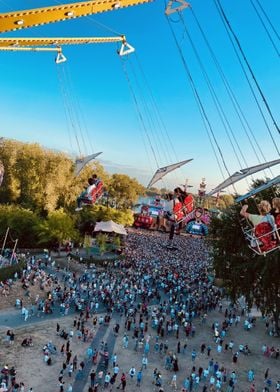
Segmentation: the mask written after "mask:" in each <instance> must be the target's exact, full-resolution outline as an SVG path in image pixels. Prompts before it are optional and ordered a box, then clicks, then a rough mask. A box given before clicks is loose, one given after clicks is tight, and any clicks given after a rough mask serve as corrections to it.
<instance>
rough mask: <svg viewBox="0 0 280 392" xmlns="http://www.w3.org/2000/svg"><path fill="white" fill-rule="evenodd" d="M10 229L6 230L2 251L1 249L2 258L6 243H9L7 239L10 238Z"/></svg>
mask: <svg viewBox="0 0 280 392" xmlns="http://www.w3.org/2000/svg"><path fill="white" fill-rule="evenodd" d="M9 230H10V228H9V227H8V228H7V230H6V234H5V239H4V242H3V245H2V249H1V256H2V255H3V250H4V249H5V245H6V241H7V237H8V233H9Z"/></svg>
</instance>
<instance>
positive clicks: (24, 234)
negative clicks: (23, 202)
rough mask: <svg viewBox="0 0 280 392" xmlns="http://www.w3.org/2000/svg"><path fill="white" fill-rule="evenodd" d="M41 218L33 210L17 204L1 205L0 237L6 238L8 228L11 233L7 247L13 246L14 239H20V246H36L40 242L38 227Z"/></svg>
mask: <svg viewBox="0 0 280 392" xmlns="http://www.w3.org/2000/svg"><path fill="white" fill-rule="evenodd" d="M39 223H40V218H39V217H38V216H37V215H36V214H35V213H34V212H32V211H30V210H26V209H24V208H22V207H19V206H16V205H10V206H5V205H0V237H1V238H4V235H5V233H6V230H7V228H8V227H9V228H10V234H9V236H8V239H7V244H6V248H8V247H9V248H12V247H13V245H14V243H13V241H12V239H13V240H15V239H18V247H20V248H35V247H36V246H37V244H38V236H37V231H36V227H37V226H38V224H39Z"/></svg>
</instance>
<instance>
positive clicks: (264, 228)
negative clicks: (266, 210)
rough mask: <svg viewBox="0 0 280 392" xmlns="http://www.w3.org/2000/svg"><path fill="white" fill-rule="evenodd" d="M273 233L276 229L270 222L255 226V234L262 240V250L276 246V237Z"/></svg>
mask: <svg viewBox="0 0 280 392" xmlns="http://www.w3.org/2000/svg"><path fill="white" fill-rule="evenodd" d="M273 233H274V230H273V228H272V226H271V225H270V224H269V223H268V222H262V223H259V224H258V225H257V226H256V227H255V236H256V238H257V240H258V241H260V242H261V244H260V250H261V251H262V252H267V251H268V250H271V249H273V248H275V246H276V240H275V239H274V236H273Z"/></svg>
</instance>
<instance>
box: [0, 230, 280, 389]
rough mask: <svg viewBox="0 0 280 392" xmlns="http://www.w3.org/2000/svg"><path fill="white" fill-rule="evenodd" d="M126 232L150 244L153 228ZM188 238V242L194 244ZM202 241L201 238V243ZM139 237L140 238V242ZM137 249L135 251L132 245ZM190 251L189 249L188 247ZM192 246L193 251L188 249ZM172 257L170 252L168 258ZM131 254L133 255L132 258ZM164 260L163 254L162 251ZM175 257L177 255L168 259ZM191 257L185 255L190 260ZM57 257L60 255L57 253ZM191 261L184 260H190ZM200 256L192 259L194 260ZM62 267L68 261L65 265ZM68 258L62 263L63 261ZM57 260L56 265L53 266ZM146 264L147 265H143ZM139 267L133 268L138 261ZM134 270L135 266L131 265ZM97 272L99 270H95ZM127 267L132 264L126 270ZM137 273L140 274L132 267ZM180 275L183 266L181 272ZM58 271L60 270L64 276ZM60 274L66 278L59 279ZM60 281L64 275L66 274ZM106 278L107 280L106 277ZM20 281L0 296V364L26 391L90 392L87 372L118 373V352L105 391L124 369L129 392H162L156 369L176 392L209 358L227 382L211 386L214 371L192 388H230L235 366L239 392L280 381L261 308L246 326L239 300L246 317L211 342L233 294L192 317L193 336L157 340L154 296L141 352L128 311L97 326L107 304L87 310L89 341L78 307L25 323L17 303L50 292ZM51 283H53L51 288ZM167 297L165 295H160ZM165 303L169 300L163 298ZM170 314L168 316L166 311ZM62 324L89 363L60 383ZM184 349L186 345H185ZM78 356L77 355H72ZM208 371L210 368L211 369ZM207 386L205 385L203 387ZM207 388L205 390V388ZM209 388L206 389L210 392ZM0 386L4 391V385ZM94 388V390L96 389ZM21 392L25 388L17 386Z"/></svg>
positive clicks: (26, 303)
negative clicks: (173, 361) (91, 354)
mask: <svg viewBox="0 0 280 392" xmlns="http://www.w3.org/2000/svg"><path fill="white" fill-rule="evenodd" d="M129 235H133V236H134V237H136V238H137V236H139V235H140V236H141V244H142V245H143V243H145V241H149V233H148V232H141V231H138V232H134V231H132V232H131V233H130V234H129ZM164 240H165V237H164V235H163V234H156V235H154V238H153V241H157V242H159V246H158V248H156V249H154V251H155V253H156V252H159V251H160V247H162V249H163V250H162V252H163V253H164V252H166V251H165V250H164V249H165V248H164V247H163V246H162V245H163V242H164ZM184 241H186V243H185V246H186V247H188V246H189V245H190V244H191V242H193V241H196V240H194V239H188V240H186V239H180V244H181V243H184ZM190 241H191V242H190ZM198 241H202V240H198ZM136 242H137V240H136ZM129 246H135V241H133V242H132V243H130V245H129ZM199 246H200V245H199V244H195V245H194V246H193V249H194V250H196V249H198V248H199ZM134 251H137V250H135V249H133V252H132V253H133V254H134ZM148 251H149V249H148V248H145V247H144V248H142V249H141V254H142V256H143V255H145V252H148ZM190 251H192V246H191V248H190ZM190 251H189V252H190ZM196 254H197V253H196V252H194V254H193V255H192V254H189V257H195V255H196ZM167 256H168V255H167ZM130 257H132V256H131V255H130ZM161 257H164V255H162V254H161ZM169 257H170V258H171V259H172V257H173V256H172V255H170V256H169ZM189 257H188V260H189ZM53 259H55V257H53ZM188 260H186V261H185V262H186V263H188ZM195 262H196V261H195V260H194V261H193V263H195ZM62 264H63V263H62ZM65 264H66V263H65V262H64V264H63V265H65ZM57 265H58V262H57V263H56V266H57ZM67 265H69V269H70V271H71V270H75V271H78V272H77V275H78V276H79V275H80V274H82V272H83V268H84V267H83V266H81V265H77V264H76V263H75V262H72V261H71V262H70V263H67ZM141 265H142V264H141ZM134 267H135V266H134ZM130 268H133V267H130ZM97 271H98V270H97ZM127 271H129V269H128V270H127ZM119 272H120V271H118V268H117V267H116V268H114V274H116V275H117V274H118V273H119ZM134 273H135V271H134ZM178 273H179V274H180V271H178ZM102 274H103V276H104V277H106V269H104V268H102ZM140 275H141V267H140V268H139V271H138V272H137V276H140ZM59 276H60V275H59ZM62 276H63V275H61V277H62ZM61 279H62V278H61ZM105 279H106V278H105ZM21 286H22V284H21V282H20V281H18V282H17V283H15V284H14V285H13V287H12V288H11V290H10V292H9V294H8V295H7V297H6V296H3V298H2V299H1V305H0V306H1V313H0V328H1V330H0V331H1V351H0V361H1V368H3V367H4V366H5V365H7V366H8V367H9V368H10V367H11V366H14V367H15V368H16V371H17V375H16V380H17V382H18V383H19V382H23V383H24V389H23V390H24V392H27V391H29V388H33V389H32V391H34V392H56V391H66V392H67V391H68V390H71V386H72V390H73V391H75V392H76V391H77V392H78V391H80V392H88V391H90V389H89V387H90V377H89V374H90V372H91V371H92V370H96V372H97V373H98V372H99V371H100V370H103V371H104V375H105V374H106V372H110V374H111V375H112V374H113V364H112V361H111V358H112V356H113V355H114V354H116V355H117V364H118V367H119V374H118V376H117V379H116V382H115V384H114V385H112V386H110V385H109V386H108V388H105V390H108V391H109V390H112V391H116V390H117V387H118V386H119V384H120V377H121V374H122V373H125V374H126V380H127V384H126V389H125V390H126V391H135V390H138V391H147V392H149V391H159V387H158V386H156V385H155V383H154V377H153V372H154V369H155V368H157V369H158V371H160V373H161V380H162V388H163V391H164V392H167V391H173V390H175V389H177V390H178V391H181V388H182V387H183V383H184V380H185V379H186V378H187V377H189V376H190V375H191V373H192V372H193V371H192V368H193V366H195V367H196V369H195V373H197V372H198V369H199V368H200V367H201V368H203V369H205V368H208V367H209V361H210V360H211V359H212V358H213V361H214V362H218V364H219V368H224V369H226V380H225V381H224V382H223V383H222V385H221V388H220V387H217V386H216V383H215V384H214V385H211V384H210V375H209V377H207V378H206V379H205V380H203V379H201V380H200V382H199V384H197V385H196V384H194V385H193V387H192V390H195V391H203V390H205V391H220V390H221V391H230V389H229V379H230V375H231V373H232V372H233V371H235V373H236V376H237V377H236V382H235V385H234V389H232V390H234V391H240V392H250V391H251V390H252V384H254V388H255V391H260V392H261V391H263V390H264V387H266V388H267V389H266V390H267V391H276V390H277V389H276V383H277V381H278V380H279V379H280V358H278V359H276V358H273V357H270V356H267V355H264V354H263V352H262V347H263V346H264V345H266V346H268V347H272V346H273V347H274V348H275V349H277V348H279V339H277V338H276V337H273V336H270V335H269V333H268V332H267V330H266V325H265V320H264V319H263V318H262V317H261V315H260V313H259V312H257V310H256V309H253V310H252V313H251V315H250V316H254V317H255V318H256V322H255V323H254V326H252V328H251V329H250V330H249V331H246V330H245V329H244V321H245V320H246V319H247V318H248V314H247V313H246V311H245V312H244V314H243V315H241V312H242V302H241V303H240V305H239V306H238V308H237V309H236V314H237V315H240V316H241V319H240V322H239V323H237V325H235V323H233V325H232V326H230V327H229V328H227V331H226V336H225V338H224V339H223V342H222V351H221V352H220V353H219V352H218V351H217V343H216V342H215V339H214V331H213V328H212V326H213V323H218V324H217V325H219V326H220V325H221V324H222V323H223V321H224V320H225V311H226V309H228V310H229V309H230V302H229V300H228V298H226V297H223V298H222V299H221V300H220V301H219V304H218V306H216V308H215V309H213V310H211V311H208V312H207V317H206V321H205V322H204V321H202V318H201V317H194V318H193V320H192V325H193V326H194V328H195V333H194V336H191V334H190V335H189V337H186V333H185V331H184V328H183V327H182V326H181V325H180V326H179V334H178V335H179V336H178V338H177V337H176V333H174V332H173V331H172V332H171V333H170V334H167V332H166V333H165V334H164V337H160V336H159V337H158V338H157V335H158V334H157V330H156V329H155V328H152V316H151V315H152V311H153V310H154V309H155V308H157V307H158V304H157V303H156V301H154V302H152V303H151V304H148V319H146V318H145V320H147V328H146V329H147V330H146V331H145V332H144V344H143V346H141V344H140V345H138V347H137V351H136V350H135V338H134V336H133V335H134V330H133V326H132V327H131V328H130V330H129V331H128V330H127V329H126V328H125V321H126V317H125V315H124V313H123V312H113V313H112V315H111V316H112V318H111V320H110V322H109V323H108V324H106V325H105V324H104V323H102V324H101V325H99V320H100V315H102V314H103V315H104V316H105V315H106V313H105V312H104V308H103V307H102V305H101V306H100V308H99V310H98V311H97V313H96V315H95V314H93V313H92V314H90V317H89V319H88V321H86V322H85V327H87V328H88V329H89V331H90V333H91V336H90V337H89V338H88V339H87V341H85V342H84V341H83V339H80V338H79V337H78V335H77V333H76V332H77V328H75V327H73V323H74V319H75V318H76V320H77V319H78V318H79V315H80V312H76V313H74V310H73V309H71V308H70V311H69V314H68V315H62V314H60V312H59V311H57V312H54V314H52V315H48V314H43V313H42V312H41V313H40V312H39V313H38V312H37V311H36V312H35V314H34V315H31V312H30V314H29V317H28V318H27V320H26V321H24V318H23V316H22V315H21V310H20V309H15V307H14V303H15V299H16V298H21V297H22V298H23V305H24V306H25V307H26V308H27V309H28V308H30V309H31V304H32V303H34V300H35V298H36V295H37V294H39V295H40V296H41V297H45V296H46V292H47V289H46V288H44V290H40V288H39V281H38V282H36V283H35V284H34V286H32V287H31V288H30V298H27V297H26V296H24V295H25V292H24V290H23V289H22V287H21ZM52 287H54V285H53V286H52ZM163 298H165V297H162V299H161V300H163ZM165 300H166V301H167V300H168V298H167V297H166V298H165ZM137 303H139V299H138V300H137V301H136V302H135V306H136V307H137ZM95 316H96V317H98V322H97V324H96V326H94V325H93V321H92V320H93V317H95ZM166 318H167V319H168V318H169V316H168V315H167V316H166ZM138 319H139V312H138V314H136V324H137V320H138ZM57 323H58V324H59V326H60V330H61V329H64V330H65V331H66V332H69V331H70V330H73V332H74V335H73V338H71V339H70V349H71V351H72V353H73V355H74V354H76V355H77V357H78V366H79V363H80V362H81V361H83V362H84V364H85V367H84V369H83V372H82V374H81V376H80V375H79V376H78V375H77V374H78V372H77V371H74V372H73V374H72V376H71V377H69V375H68V373H67V370H65V371H64V373H63V378H62V379H63V383H62V385H60V384H59V374H60V371H61V369H62V366H63V362H65V361H66V357H65V353H64V355H63V354H61V352H60V348H61V346H62V344H65V340H64V339H63V338H62V337H60V336H59V334H58V333H57V331H56V328H57ZM116 323H118V324H119V325H120V329H119V331H118V334H116V333H115V332H114V331H113V329H114V326H115V324H116ZM8 329H11V330H13V331H14V334H15V341H14V343H12V344H11V343H10V342H8V341H7V339H6V333H7V330H8ZM125 334H126V335H127V336H128V347H127V348H124V340H123V337H124V335H125ZM29 336H31V337H32V341H33V346H31V347H22V346H21V342H22V340H23V339H24V338H26V337H29ZM156 340H158V341H159V343H160V342H162V343H165V344H167V345H168V349H167V350H166V353H164V352H162V353H159V352H156V350H155V343H156ZM50 341H51V342H52V344H53V345H55V346H56V348H57V353H56V354H53V355H51V358H52V364H51V365H50V366H48V365H47V364H46V363H45V362H44V355H43V347H44V345H45V344H46V343H48V342H50ZM146 341H148V342H149V346H150V349H149V352H148V353H147V358H148V365H147V368H146V369H143V371H142V380H141V383H140V386H137V385H136V384H137V382H136V375H137V372H138V371H139V370H140V368H141V367H142V358H143V354H144V346H145V342H146ZM179 341H180V345H181V349H180V353H178V348H177V347H178V342H179ZM230 341H233V342H234V348H233V350H232V351H231V350H229V349H226V345H227V344H228V343H229V342H230ZM101 342H104V343H105V342H106V343H107V344H108V351H109V365H108V368H107V370H106V367H104V363H103V360H104V359H103V356H102V352H103V351H102V350H103V348H102V345H101ZM203 343H204V344H205V346H206V348H207V347H209V346H210V347H211V353H210V356H208V355H207V350H205V352H204V353H201V345H202V344H203ZM240 344H242V345H246V344H247V345H248V347H249V349H250V354H249V355H245V354H243V353H239V355H238V359H237V362H236V363H233V360H232V357H233V353H235V352H238V351H239V350H238V348H239V345H240ZM184 345H186V346H185V350H183V347H184ZM89 346H91V347H92V348H96V349H97V350H98V351H99V355H98V358H97V363H96V364H94V363H93V360H92V358H87V349H88V347H89ZM194 350H195V351H196V353H197V356H196V358H195V360H192V352H193V351H194ZM167 354H170V355H171V356H172V354H175V355H176V358H177V361H178V368H179V369H178V371H176V376H177V381H176V384H177V388H175V385H172V384H171V380H172V377H173V375H174V374H175V372H174V371H173V367H171V369H170V370H167V369H166V366H165V364H166V355H167ZM72 359H73V356H72ZM133 366H134V367H135V369H136V375H135V376H134V377H133V378H131V377H130V376H129V370H130V369H131V367H133ZM249 369H252V370H253V371H254V373H255V378H254V381H253V382H249V381H248V378H247V373H248V370H249ZM267 369H269V371H268V378H269V379H270V380H271V384H272V385H271V386H269V385H267V383H266V382H265V372H266V370H267ZM210 374H211V370H210ZM206 387H207V388H206ZM203 388H204V389H203ZM205 388H206V389H205ZM103 389H104V378H103V380H102V382H101V383H100V385H99V386H98V387H97V386H96V389H95V390H96V391H101V390H103ZM0 390H1V389H0ZM8 390H9V391H13V389H8ZM92 390H94V389H92ZM18 391H20V390H19V389H18Z"/></svg>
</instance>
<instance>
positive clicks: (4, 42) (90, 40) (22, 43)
mask: <svg viewBox="0 0 280 392" xmlns="http://www.w3.org/2000/svg"><path fill="white" fill-rule="evenodd" d="M107 42H108V43H112V42H123V43H125V42H126V39H125V36H121V37H78V38H68V37H65V38H61V37H60V38H57V37H53V38H0V50H1V48H2V47H11V48H13V47H28V46H29V47H30V46H32V47H33V46H52V45H55V46H61V45H78V44H103V43H107Z"/></svg>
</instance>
